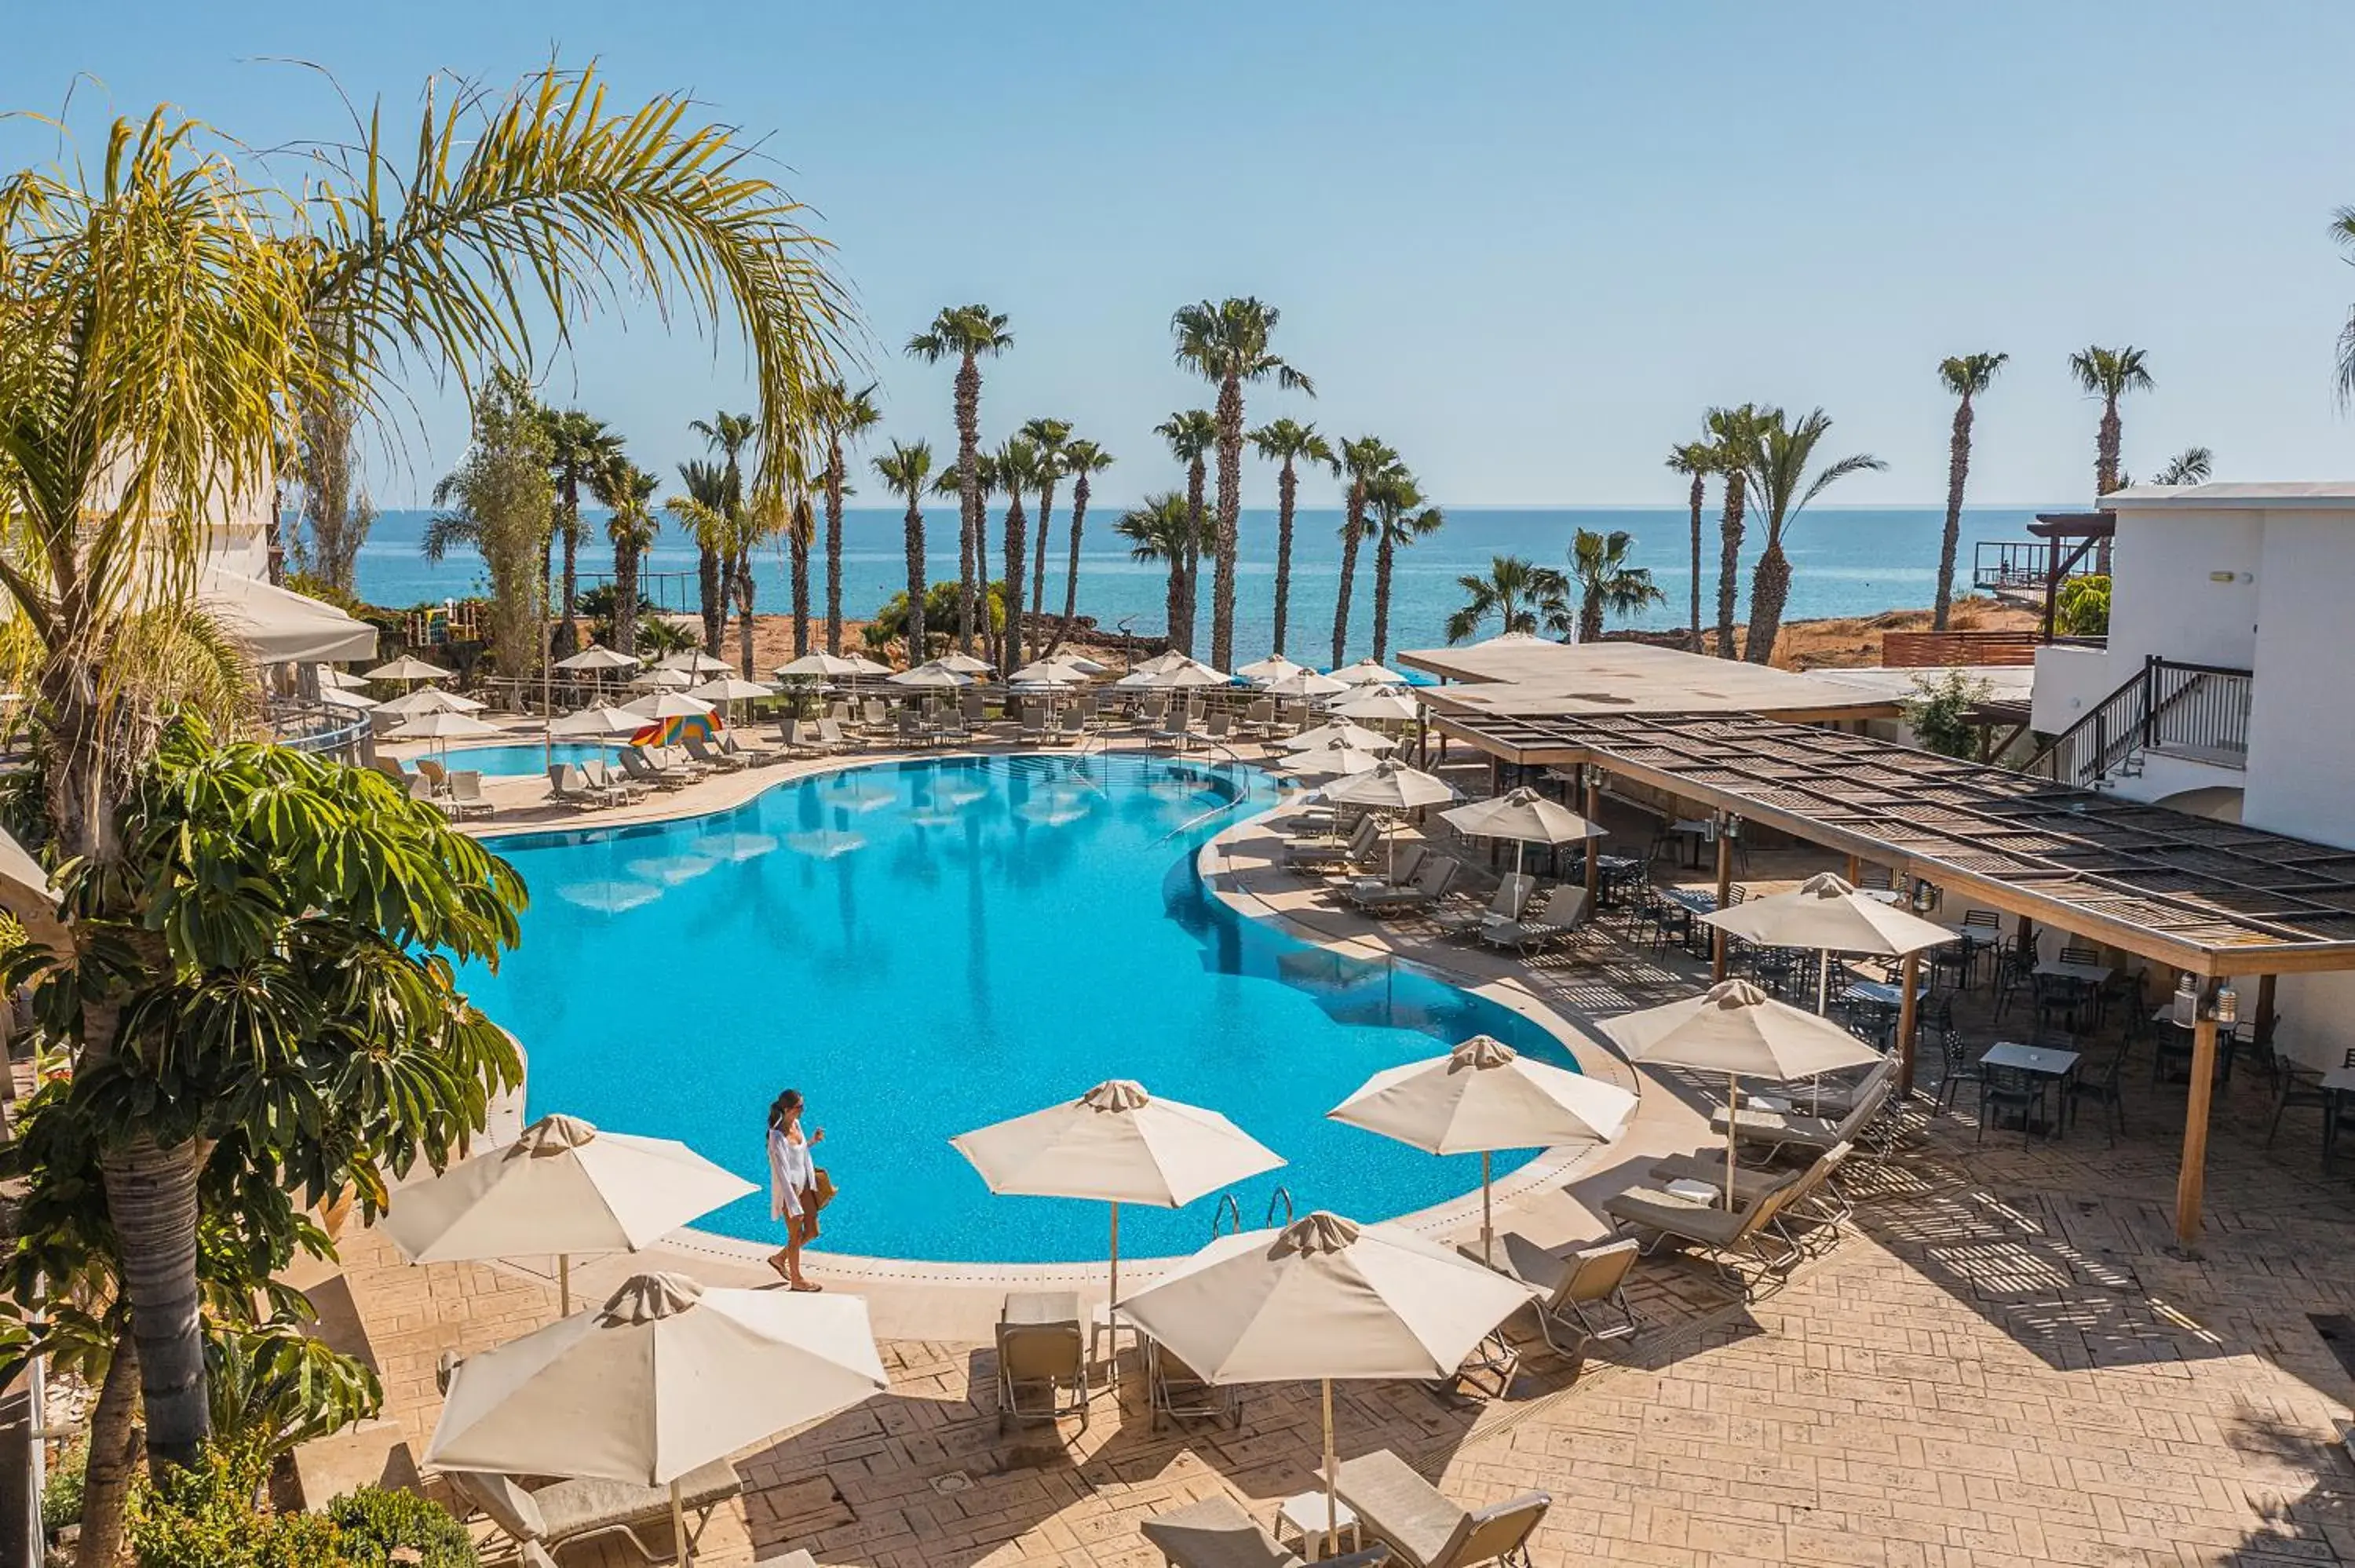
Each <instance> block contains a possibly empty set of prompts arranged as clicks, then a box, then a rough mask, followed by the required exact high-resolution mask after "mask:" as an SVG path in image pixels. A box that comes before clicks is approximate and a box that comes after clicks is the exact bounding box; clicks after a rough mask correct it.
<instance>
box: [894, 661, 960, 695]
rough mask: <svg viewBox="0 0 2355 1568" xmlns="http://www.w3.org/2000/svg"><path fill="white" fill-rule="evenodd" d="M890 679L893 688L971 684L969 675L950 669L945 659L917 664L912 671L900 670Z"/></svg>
mask: <svg viewBox="0 0 2355 1568" xmlns="http://www.w3.org/2000/svg"><path fill="white" fill-rule="evenodd" d="M890 682H891V683H892V684H893V685H895V686H929V687H934V688H944V687H951V686H970V685H972V684H973V677H972V676H971V675H968V674H966V673H964V671H962V670H952V669H950V668H949V666H948V661H947V660H945V659H935V660H933V661H932V662H930V663H928V664H919V665H917V666H916V667H915V668H914V669H912V670H902V671H900V673H898V674H896V675H893V676H891V677H890Z"/></svg>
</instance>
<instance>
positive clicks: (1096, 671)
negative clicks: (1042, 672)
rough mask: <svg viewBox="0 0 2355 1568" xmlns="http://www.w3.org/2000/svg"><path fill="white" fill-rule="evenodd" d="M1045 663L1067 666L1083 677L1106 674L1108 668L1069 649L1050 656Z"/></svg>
mask: <svg viewBox="0 0 2355 1568" xmlns="http://www.w3.org/2000/svg"><path fill="white" fill-rule="evenodd" d="M1045 662H1047V663H1050V664H1062V665H1066V666H1068V667H1069V668H1071V669H1073V670H1077V671H1078V672H1079V673H1081V674H1082V675H1101V674H1103V673H1105V672H1106V668H1107V667H1106V666H1104V665H1103V664H1099V663H1097V662H1095V661H1094V660H1092V659H1091V658H1089V657H1088V656H1087V655H1086V654H1084V653H1075V652H1072V651H1071V650H1070V649H1069V648H1066V649H1064V650H1063V651H1062V652H1060V653H1056V654H1052V655H1050V657H1049V658H1048V659H1047V660H1046V661H1045Z"/></svg>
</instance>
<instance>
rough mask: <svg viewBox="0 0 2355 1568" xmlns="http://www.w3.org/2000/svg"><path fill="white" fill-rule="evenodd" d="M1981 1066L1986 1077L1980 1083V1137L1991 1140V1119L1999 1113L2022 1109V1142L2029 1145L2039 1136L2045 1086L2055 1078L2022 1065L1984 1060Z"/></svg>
mask: <svg viewBox="0 0 2355 1568" xmlns="http://www.w3.org/2000/svg"><path fill="white" fill-rule="evenodd" d="M1980 1070H1981V1071H1982V1072H1983V1073H1984V1074H1985V1075H1986V1077H1985V1079H1984V1080H1983V1081H1982V1082H1981V1083H1980V1085H1979V1136H1978V1141H1979V1142H1981V1143H1985V1142H1986V1141H1987V1123H1988V1122H1989V1121H1991V1120H1993V1119H1994V1118H1995V1116H1996V1114H1997V1113H1998V1112H1999V1111H2003V1110H2007V1109H2009V1110H2016V1111H2018V1112H2019V1141H2020V1146H2021V1147H2022V1148H2025V1147H2027V1145H2028V1144H2029V1142H2030V1140H2031V1139H2034V1138H2035V1136H2036V1113H2038V1112H2039V1111H2041V1110H2042V1109H2043V1108H2044V1088H2045V1085H2046V1084H2047V1083H2049V1082H2050V1081H2051V1080H2049V1079H2047V1078H2045V1077H2044V1076H2043V1075H2041V1074H2037V1073H2031V1072H2029V1071H2027V1070H2026V1069H2025V1068H2020V1067H2001V1066H1991V1065H1987V1064H1984V1063H1982V1064H1981V1066H1980Z"/></svg>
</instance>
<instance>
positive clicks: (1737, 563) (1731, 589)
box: [1717, 468, 1749, 659]
mask: <svg viewBox="0 0 2355 1568" xmlns="http://www.w3.org/2000/svg"><path fill="white" fill-rule="evenodd" d="M1748 477H1749V476H1748V475H1746V474H1744V473H1743V472H1742V471H1741V470H1740V469H1738V468H1737V469H1735V470H1733V471H1732V472H1731V473H1728V474H1727V475H1726V476H1725V512H1724V514H1723V515H1722V516H1721V517H1720V518H1719V520H1718V524H1717V537H1718V549H1717V656H1718V657H1719V658H1721V659H1731V658H1732V657H1734V652H1733V601H1734V599H1735V598H1736V597H1737V596H1738V595H1739V594H1740V593H1741V591H1742V486H1743V483H1744V482H1745V481H1746V480H1747V479H1748Z"/></svg>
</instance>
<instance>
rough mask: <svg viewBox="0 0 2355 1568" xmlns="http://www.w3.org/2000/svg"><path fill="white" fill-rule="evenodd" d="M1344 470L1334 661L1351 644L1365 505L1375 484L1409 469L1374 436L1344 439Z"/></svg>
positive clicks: (1334, 606) (1336, 665) (1342, 454)
mask: <svg viewBox="0 0 2355 1568" xmlns="http://www.w3.org/2000/svg"><path fill="white" fill-rule="evenodd" d="M1341 471H1342V473H1343V474H1345V475H1346V476H1347V477H1348V481H1349V483H1348V489H1347V490H1346V491H1345V492H1343V505H1342V514H1341V581H1340V587H1339V588H1338V590H1337V593H1336V595H1335V597H1334V600H1333V665H1334V667H1335V668H1336V669H1338V668H1339V667H1340V664H1341V661H1342V659H1343V657H1344V656H1345V655H1346V654H1347V653H1348V647H1349V600H1350V598H1351V596H1352V594H1353V592H1354V590H1355V588H1356V586H1357V580H1358V547H1359V546H1360V545H1362V544H1364V543H1365V538H1366V507H1367V501H1368V498H1369V496H1370V495H1371V494H1372V493H1373V491H1374V488H1375V487H1376V486H1377V485H1380V484H1385V483H1388V482H1390V481H1391V479H1393V478H1394V477H1396V476H1397V475H1399V474H1402V473H1404V472H1405V471H1406V469H1405V467H1404V465H1402V464H1401V462H1400V461H1399V455H1398V453H1396V452H1395V451H1392V450H1391V449H1390V448H1389V447H1388V446H1386V445H1384V444H1383V443H1382V442H1381V441H1380V440H1377V439H1376V438H1374V437H1372V436H1359V438H1358V439H1357V440H1354V441H1343V442H1342V443H1341Z"/></svg>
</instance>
